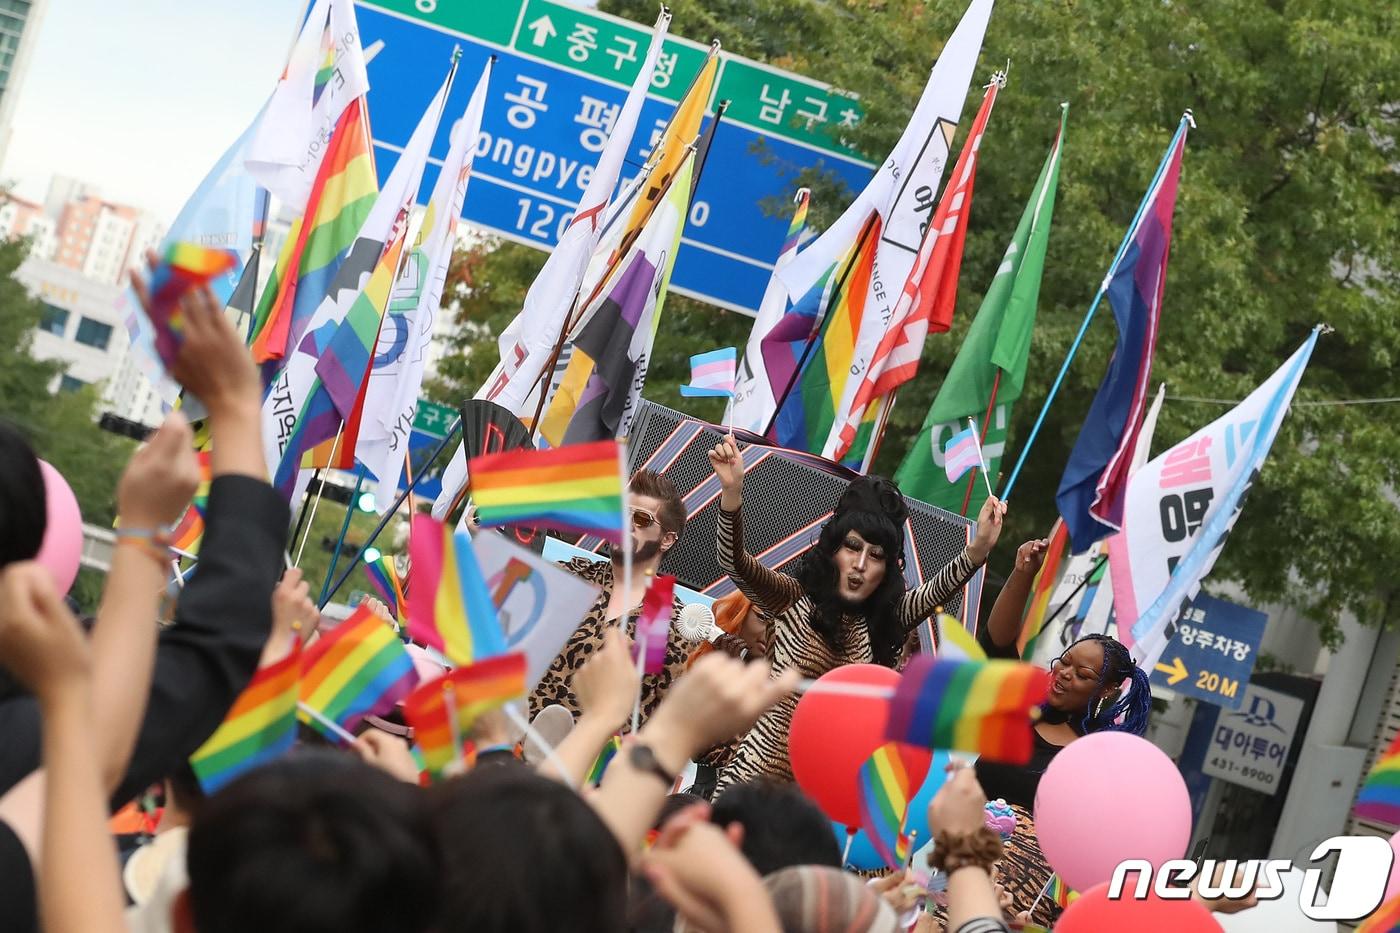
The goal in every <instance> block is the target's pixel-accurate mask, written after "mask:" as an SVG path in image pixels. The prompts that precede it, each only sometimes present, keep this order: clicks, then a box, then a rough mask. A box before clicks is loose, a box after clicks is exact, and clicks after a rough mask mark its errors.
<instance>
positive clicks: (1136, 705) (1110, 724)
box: [1070, 635, 1152, 735]
mask: <svg viewBox="0 0 1400 933" xmlns="http://www.w3.org/2000/svg"><path fill="white" fill-rule="evenodd" d="M1086 641H1092V642H1094V643H1095V644H1098V645H1100V646H1102V648H1103V670H1101V671H1100V672H1099V689H1098V691H1097V692H1096V693H1095V694H1094V698H1093V699H1092V700H1090V701H1089V711H1088V712H1087V713H1086V714H1085V715H1084V719H1083V723H1082V724H1083V726H1084V733H1085V734H1086V735H1087V734H1088V733H1090V732H1103V731H1109V732H1131V733H1132V734H1133V735H1142V734H1144V733H1145V732H1147V721H1148V718H1149V717H1150V716H1151V714H1152V688H1151V686H1150V685H1149V684H1148V682H1147V674H1146V673H1145V672H1144V671H1143V669H1142V668H1140V667H1138V666H1137V664H1135V663H1134V662H1133V658H1132V655H1130V654H1128V649H1127V648H1125V647H1124V646H1123V643H1122V642H1120V641H1118V640H1117V639H1114V638H1110V637H1108V636H1107V635H1085V636H1084V637H1083V638H1080V639H1078V640H1077V641H1075V642H1074V645H1077V644H1079V643H1080V642H1086ZM1074 645H1070V647H1071V648H1073V647H1074ZM1109 685H1116V690H1115V691H1114V692H1112V693H1110V692H1109ZM1124 686H1128V687H1130V689H1129V690H1128V691H1127V693H1126V694H1125V693H1124V692H1123V687H1124ZM1120 716H1121V717H1123V721H1122V722H1118V717H1120Z"/></svg>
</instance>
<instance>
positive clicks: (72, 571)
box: [34, 460, 83, 593]
mask: <svg viewBox="0 0 1400 933" xmlns="http://www.w3.org/2000/svg"><path fill="white" fill-rule="evenodd" d="M39 470H40V471H41V472H42V473H43V474H44V495H45V497H46V498H47V500H48V502H47V509H46V511H47V525H46V526H45V528H44V543H43V545H42V546H41V547H40V548H39V554H38V556H37V557H35V558H34V559H35V560H36V561H38V562H39V563H40V564H43V565H44V566H45V567H47V568H48V571H49V574H50V575H52V577H53V582H54V585H55V586H57V587H58V591H59V592H60V593H67V592H68V591H69V590H70V589H72V588H73V581H74V580H76V579H77V578H78V562H79V559H80V558H81V557H82V554H83V516H82V514H81V513H79V511H78V499H77V497H76V496H74V495H73V490H72V489H71V488H70V487H69V486H68V481H67V480H65V479H64V478H63V474H61V473H59V472H58V471H57V470H55V469H54V468H53V466H52V465H51V464H50V463H49V462H48V461H46V460H40V461H39Z"/></svg>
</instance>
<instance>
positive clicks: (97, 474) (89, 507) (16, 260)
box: [0, 241, 135, 526]
mask: <svg viewBox="0 0 1400 933" xmlns="http://www.w3.org/2000/svg"><path fill="white" fill-rule="evenodd" d="M27 250H28V245H27V244H25V243H24V242H22V241H12V242H0V418H4V419H5V420H6V421H9V422H10V423H11V424H13V425H15V426H16V427H17V428H18V429H19V430H20V432H21V433H23V434H24V436H25V437H26V438H27V439H28V441H29V442H30V443H31V444H32V445H33V446H34V450H35V451H36V452H37V453H38V455H39V456H40V457H42V458H43V459H45V460H47V461H49V462H50V463H52V464H53V465H54V467H55V468H56V469H57V470H58V471H59V472H60V473H61V474H63V477H64V478H65V479H66V480H68V484H69V485H70V486H71V487H72V488H73V494H74V495H75V496H76V497H77V499H78V507H79V509H80V510H81V511H82V515H83V520H84V521H86V522H88V523H90V524H94V525H102V526H110V525H111V524H112V521H113V520H114V519H115V518H116V489H117V479H118V477H120V476H121V471H122V468H123V467H124V466H125V465H126V461H127V459H128V458H129V457H130V456H131V451H132V450H134V449H135V445H134V444H133V442H132V441H130V440H129V439H126V438H122V437H117V436H116V435H113V434H108V433H107V432H105V431H102V430H99V429H98V427H97V424H96V416H97V414H98V389H97V387H95V386H85V387H83V388H82V389H81V390H79V391H77V392H64V393H59V394H57V395H50V394H49V389H48V387H49V385H50V384H51V383H52V382H53V380H54V379H55V378H56V377H57V376H58V375H59V374H60V373H62V372H63V370H64V366H63V364H62V363H60V362H57V361H52V360H36V359H34V358H33V357H32V356H30V347H31V345H32V344H33V341H34V328H35V326H36V325H37V324H38V323H39V319H40V316H41V315H42V313H43V305H42V304H41V303H40V302H39V301H37V300H35V299H34V298H31V297H30V296H29V294H28V292H27V291H26V290H25V288H24V286H23V285H21V284H20V283H19V282H17V281H15V279H14V278H13V277H12V276H13V275H14V272H15V270H16V269H18V268H19V265H20V263H21V262H22V261H23V260H24V256H25V253H26V251H27Z"/></svg>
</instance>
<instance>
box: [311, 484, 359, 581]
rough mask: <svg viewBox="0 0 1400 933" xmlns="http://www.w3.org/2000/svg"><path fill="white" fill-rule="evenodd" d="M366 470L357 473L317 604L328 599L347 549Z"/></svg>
mask: <svg viewBox="0 0 1400 933" xmlns="http://www.w3.org/2000/svg"><path fill="white" fill-rule="evenodd" d="M364 481H365V471H364V468H363V467H361V468H360V469H358V470H356V471H355V488H354V490H353V491H352V492H351V493H350V501H349V502H348V503H346V505H345V521H343V522H341V523H340V535H339V537H337V538H336V539H335V550H334V551H332V552H331V565H330V566H329V567H327V568H326V576H325V578H324V579H323V580H322V581H321V595H320V596H319V597H317V602H320V601H321V600H323V599H325V598H326V590H327V588H329V587H330V585H331V577H333V576H335V565H336V564H338V563H340V551H341V549H342V548H344V547H345V535H346V534H347V533H349V531H350V519H352V518H354V516H355V503H356V502H357V501H359V498H360V486H361V485H363V484H364Z"/></svg>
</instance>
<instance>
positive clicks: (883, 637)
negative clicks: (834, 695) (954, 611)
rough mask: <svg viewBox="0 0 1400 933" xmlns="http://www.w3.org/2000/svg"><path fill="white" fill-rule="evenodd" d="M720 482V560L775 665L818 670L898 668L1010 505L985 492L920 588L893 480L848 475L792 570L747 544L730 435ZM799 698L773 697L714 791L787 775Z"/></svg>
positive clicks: (722, 451) (717, 453) (720, 449)
mask: <svg viewBox="0 0 1400 933" xmlns="http://www.w3.org/2000/svg"><path fill="white" fill-rule="evenodd" d="M709 457H710V466H711V468H712V469H713V470H714V472H715V476H716V477H717V478H718V479H719V483H720V499H719V516H718V523H717V528H716V538H717V547H718V557H719V565H720V567H721V568H723V569H724V571H725V572H726V573H728V574H729V576H730V578H731V579H733V580H734V583H735V585H736V586H737V587H738V588H739V590H740V591H741V592H743V594H744V595H745V596H746V597H748V598H749V599H750V600H752V602H753V603H754V605H755V606H757V607H758V609H759V610H760V611H761V612H762V613H763V614H764V616H765V617H766V618H767V619H768V620H769V623H768V633H769V639H768V642H767V645H766V651H767V656H768V660H769V661H770V662H771V663H772V665H773V669H774V670H776V671H783V670H786V669H787V668H790V667H791V668H796V669H797V670H799V671H800V672H801V673H802V676H804V677H809V678H817V677H820V676H821V675H823V674H825V673H826V672H827V671H830V670H832V669H834V668H837V667H841V666H843V665H846V664H871V663H874V664H881V665H884V666H885V667H891V668H896V669H898V668H899V667H900V666H902V663H903V660H904V659H905V658H906V657H907V655H908V651H909V648H910V642H911V639H912V637H913V634H914V630H915V628H917V626H918V625H919V623H921V622H922V621H923V620H924V619H927V618H928V617H929V616H930V615H931V614H932V613H933V611H934V610H935V609H936V608H937V607H938V606H941V605H943V604H944V603H945V602H946V601H947V600H948V599H950V598H952V597H953V595H954V594H956V593H957V592H958V591H959V590H960V589H962V587H963V586H964V585H965V584H966V583H967V581H968V580H969V579H970V578H971V577H972V575H973V574H974V573H976V572H977V568H978V567H980V566H981V565H982V564H983V563H985V562H986V560H987V555H988V554H989V553H990V552H991V549H992V547H993V545H995V544H996V541H997V537H998V535H999V534H1000V533H1001V521H1002V515H1003V514H1004V513H1005V510H1006V507H1005V506H1004V505H1002V504H1001V502H999V501H998V500H996V499H990V498H989V499H988V500H987V504H986V505H985V506H983V508H982V511H981V514H980V515H979V517H978V520H977V531H976V534H975V535H974V537H973V540H972V542H971V543H969V545H968V546H967V548H966V549H964V550H963V552H962V553H961V554H959V555H958V556H957V557H955V558H954V559H953V560H952V561H950V562H949V563H948V565H947V566H945V567H943V568H942V569H941V570H939V571H938V572H937V573H934V574H932V575H931V576H930V577H929V579H928V580H927V581H926V582H924V583H923V584H922V585H921V586H918V587H916V588H914V589H911V590H906V589H905V587H904V570H903V561H904V532H903V527H904V523H905V521H906V520H907V518H908V512H907V510H906V508H905V505H904V497H903V495H901V494H900V491H899V487H898V486H897V485H895V484H894V483H893V482H891V481H890V480H887V479H883V478H881V477H878V476H861V477H857V478H856V479H854V480H852V481H851V483H850V485H848V486H847V487H846V489H845V491H844V492H842V494H841V498H840V499H839V500H838V501H837V503H836V508H835V509H834V510H833V512H832V516H831V518H830V519H829V520H828V521H827V522H826V524H824V525H823V526H822V528H821V532H820V533H819V535H818V537H817V541H816V543H815V544H814V545H813V546H812V548H811V549H809V550H808V551H807V552H806V554H805V555H803V558H802V560H801V562H800V563H799V565H798V567H797V570H796V571H795V573H794V574H793V575H788V574H785V573H779V572H777V571H775V570H771V569H769V568H767V567H764V566H763V565H762V564H760V563H759V562H758V561H757V560H756V559H754V558H753V557H752V556H751V555H749V554H748V553H746V552H745V551H744V543H743V523H742V515H741V506H742V504H743V487H744V464H743V460H742V459H741V458H740V456H739V448H738V445H737V444H736V443H735V440H734V438H733V437H732V436H729V437H725V438H724V439H723V440H722V441H720V443H719V444H716V445H715V447H714V448H713V449H712V450H711V451H710V452H709ZM796 706H797V698H796V697H789V698H788V699H785V700H781V701H779V702H778V703H777V704H776V705H774V706H773V708H772V709H770V710H769V711H768V712H767V713H765V714H764V715H763V717H762V718H761V719H759V721H758V723H757V724H756V725H755V726H754V727H753V729H752V730H750V732H749V734H748V735H746V736H745V737H744V738H743V739H742V740H741V741H740V743H739V746H738V748H737V750H736V751H735V753H734V756H733V757H732V758H731V759H730V761H729V763H728V764H727V765H726V766H725V768H724V770H723V771H722V772H721V774H720V776H719V784H718V787H717V789H716V791H715V793H716V794H721V793H723V792H724V790H725V788H726V787H729V786H730V785H732V784H739V783H745V782H748V781H754V780H759V779H769V780H776V781H781V782H790V781H792V780H793V776H792V764H791V762H790V761H789V759H788V743H787V739H788V731H789V728H790V725H791V722H792V712H793V710H794V709H795V708H796Z"/></svg>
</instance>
